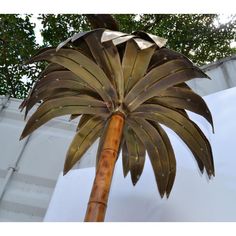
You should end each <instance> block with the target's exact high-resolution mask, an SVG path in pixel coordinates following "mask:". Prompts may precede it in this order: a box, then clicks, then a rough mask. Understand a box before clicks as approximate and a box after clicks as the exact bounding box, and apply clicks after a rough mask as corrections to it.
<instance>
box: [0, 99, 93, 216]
mask: <svg viewBox="0 0 236 236" xmlns="http://www.w3.org/2000/svg"><path fill="white" fill-rule="evenodd" d="M0 101H1V104H3V102H4V99H1V100H0ZM5 101H6V99H5ZM20 103H21V101H20V100H18V99H10V100H9V102H8V103H7V104H6V107H5V108H3V109H2V110H1V111H0V192H1V189H2V187H3V185H4V181H5V180H6V177H7V173H8V172H9V171H8V170H9V167H14V163H15V161H16V160H17V159H18V158H19V162H18V163H17V168H16V171H14V173H13V175H12V176H11V177H10V179H9V182H8V183H7V185H6V189H5V191H4V194H3V198H2V200H0V221H42V219H43V217H44V214H45V212H46V210H47V207H48V204H49V201H50V198H51V195H52V193H53V189H54V187H55V184H56V180H57V178H58V175H59V173H60V172H61V170H62V169H63V165H64V159H65V155H66V151H67V148H68V145H69V144H70V142H71V140H72V138H73V136H74V134H75V129H76V124H77V122H76V120H74V121H72V122H68V117H60V118H57V119H54V120H52V121H51V122H49V123H48V124H46V125H45V126H43V127H41V128H40V129H38V130H37V131H36V132H34V133H33V134H32V135H30V137H29V140H28V142H27V138H26V139H24V140H22V141H19V137H20V134H21V132H22V130H23V128H24V126H25V121H24V119H23V113H20V111H19V109H18V107H19V105H20ZM1 107H2V106H1ZM1 107H0V109H1ZM77 121H78V120H77ZM26 142H27V143H26ZM95 148H96V147H92V148H91V149H90V150H89V151H88V153H87V154H86V156H87V158H83V160H84V161H85V162H84V161H83V160H82V161H81V163H80V167H81V168H83V167H84V166H93V165H94V159H93V158H91V157H92V156H93V155H94V154H93V153H94V151H95V150H94V149H95Z"/></svg>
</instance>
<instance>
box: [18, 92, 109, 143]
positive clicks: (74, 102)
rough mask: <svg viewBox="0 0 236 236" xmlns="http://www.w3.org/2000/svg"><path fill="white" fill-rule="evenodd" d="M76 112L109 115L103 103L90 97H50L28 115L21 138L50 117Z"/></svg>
mask: <svg viewBox="0 0 236 236" xmlns="http://www.w3.org/2000/svg"><path fill="white" fill-rule="evenodd" d="M76 113H85V114H96V115H100V116H103V117H107V116H108V115H109V112H108V110H107V107H106V105H105V103H104V102H102V101H100V100H96V99H94V98H92V97H90V98H89V97H88V96H86V97H85V96H83V95H78V96H70V97H62V98H55V99H51V100H48V101H45V102H44V103H42V105H40V106H39V107H38V109H37V110H36V112H35V113H34V114H33V115H32V116H31V117H30V119H29V120H28V122H27V124H26V126H25V128H24V130H23V132H22V135H21V139H22V138H24V137H25V136H27V135H29V134H30V133H32V132H33V131H34V130H35V129H37V128H38V127H40V126H41V125H43V124H45V123H46V122H47V121H49V120H50V119H52V118H55V117H57V116H63V115H67V114H76Z"/></svg>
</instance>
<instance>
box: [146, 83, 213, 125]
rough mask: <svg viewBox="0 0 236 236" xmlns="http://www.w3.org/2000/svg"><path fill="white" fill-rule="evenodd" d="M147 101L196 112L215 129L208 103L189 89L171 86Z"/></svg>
mask: <svg viewBox="0 0 236 236" xmlns="http://www.w3.org/2000/svg"><path fill="white" fill-rule="evenodd" d="M147 103H153V104H154V103H156V104H162V105H168V106H170V107H174V108H180V109H186V110H189V111H192V112H195V113H197V114H199V115H201V116H203V117H204V118H205V119H206V120H208V122H209V123H210V124H211V125H212V128H213V129H214V127H213V120H212V116H211V112H210V110H209V108H208V107H207V104H206V103H205V101H204V100H203V99H202V98H201V97H200V96H199V95H197V94H196V93H194V92H193V91H191V90H189V89H185V88H178V87H170V88H168V89H166V90H164V91H162V92H161V93H160V95H159V96H157V97H154V98H151V99H150V100H148V101H147Z"/></svg>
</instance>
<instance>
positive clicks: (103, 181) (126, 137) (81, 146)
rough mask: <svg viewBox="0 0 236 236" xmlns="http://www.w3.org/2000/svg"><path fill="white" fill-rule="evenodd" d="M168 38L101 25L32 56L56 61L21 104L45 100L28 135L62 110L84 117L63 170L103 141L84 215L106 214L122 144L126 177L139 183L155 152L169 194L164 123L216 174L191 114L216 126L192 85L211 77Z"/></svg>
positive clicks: (170, 163) (170, 160) (98, 217)
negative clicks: (169, 43)
mask: <svg viewBox="0 0 236 236" xmlns="http://www.w3.org/2000/svg"><path fill="white" fill-rule="evenodd" d="M166 41H167V40H165V39H163V38H161V37H158V36H154V35H151V34H147V33H145V32H140V31H137V32H135V33H133V34H132V35H129V34H126V33H122V32H117V31H111V30H107V29H105V28H99V29H96V30H92V31H89V32H80V33H78V34H75V35H74V36H72V37H71V38H69V39H67V40H66V41H64V42H63V43H61V44H60V45H59V46H58V47H57V48H46V49H43V50H41V51H40V52H39V53H37V54H36V55H35V56H33V57H32V58H31V59H30V61H29V63H34V62H37V61H41V60H46V61H48V62H49V65H48V67H47V68H46V69H45V70H44V71H43V72H42V74H41V75H40V76H39V79H38V81H37V82H36V83H35V85H34V87H33V89H32V91H31V92H30V93H29V96H28V98H27V99H26V100H25V101H24V102H23V103H22V104H21V108H22V109H23V108H25V115H27V113H28V112H29V111H30V109H31V108H32V107H33V106H34V105H35V104H36V103H38V102H40V101H41V102H42V103H41V105H40V106H39V107H38V109H37V110H36V112H35V113H34V114H33V115H32V116H31V117H30V119H29V120H28V122H27V124H26V127H25V128H24V130H23V132H22V136H21V138H24V137H25V136H27V135H29V134H30V133H32V132H33V131H34V130H35V129H37V128H39V127H40V126H41V125H43V124H44V123H46V122H47V121H49V120H50V119H52V118H54V117H56V116H62V115H67V114H69V115H71V119H73V118H76V117H78V116H81V120H80V122H79V124H78V127H77V133H76V135H75V137H74V139H73V141H72V143H71V145H70V147H69V149H68V152H67V156H66V161H65V166H64V174H66V173H67V172H68V171H69V170H70V169H71V168H72V167H73V166H74V164H75V163H76V162H78V161H79V160H80V159H81V157H82V156H83V154H84V153H85V152H86V151H87V150H88V148H89V147H90V146H91V145H92V144H93V143H94V142H95V140H96V139H99V147H98V151H97V157H96V159H97V160H96V163H97V165H96V171H97V174H96V177H95V180H94V186H93V189H92V193H91V198H90V201H89V204H88V209H87V214H86V217H85V221H103V220H104V217H105V210H106V204H107V199H108V194H109V189H110V183H111V180H112V174H113V170H114V166H115V162H116V159H117V156H118V155H119V153H120V151H121V150H122V161H123V171H124V176H127V175H128V173H130V176H131V180H132V183H133V184H134V185H135V184H136V183H137V182H138V180H139V178H140V176H141V174H142V171H143V168H144V163H145V156H146V153H148V155H149V158H150V161H151V164H152V167H153V171H154V174H155V179H156V183H157V187H158V191H159V193H160V196H161V197H164V195H165V194H166V196H167V197H168V196H169V194H170V192H171V189H172V186H173V184H174V180H175V175H176V160H175V155H174V151H173V148H172V146H171V143H170V140H169V138H168V136H167V134H166V131H165V129H164V128H163V127H162V126H161V125H165V126H167V127H169V128H171V129H172V130H174V131H175V133H176V134H177V135H178V136H179V137H180V138H181V139H183V141H184V142H185V144H186V145H187V146H188V148H189V149H190V150H191V152H192V153H193V156H194V157H195V160H196V162H197V164H198V166H199V169H200V170H201V172H202V173H203V172H204V170H206V173H207V175H208V176H209V178H210V177H211V176H212V175H214V163H213V157H212V150H211V146H210V143H209V141H208V140H207V138H206V137H205V135H204V133H203V132H202V131H201V130H200V128H199V127H198V126H197V125H196V124H195V123H194V122H193V121H192V120H191V119H190V118H189V117H188V114H187V112H186V110H189V111H192V112H195V113H197V114H199V115H201V116H203V117H204V118H205V119H206V120H207V121H208V122H209V123H210V124H211V125H212V128H214V127H213V120H212V116H211V113H210V110H209V109H208V107H207V104H206V103H205V101H204V100H203V99H202V98H201V97H200V96H199V95H197V94H196V93H194V92H193V91H192V89H191V88H190V87H189V86H187V84H186V83H185V82H186V81H188V80H190V79H193V78H196V77H197V78H209V77H208V76H207V75H206V74H204V73H203V72H202V71H201V70H200V69H199V68H197V67H196V66H194V65H193V64H192V62H191V61H190V60H188V58H186V57H185V56H183V55H181V54H179V53H177V52H174V51H172V50H170V49H167V48H164V45H165V43H166ZM118 113H119V114H118ZM117 127H119V128H117Z"/></svg>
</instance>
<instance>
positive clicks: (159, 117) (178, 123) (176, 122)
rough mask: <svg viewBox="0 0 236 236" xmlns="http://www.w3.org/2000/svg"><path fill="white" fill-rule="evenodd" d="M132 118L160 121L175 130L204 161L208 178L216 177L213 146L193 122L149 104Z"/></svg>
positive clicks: (140, 108) (174, 112)
mask: <svg viewBox="0 0 236 236" xmlns="http://www.w3.org/2000/svg"><path fill="white" fill-rule="evenodd" d="M132 116H134V117H140V116H141V117H143V118H146V119H149V120H152V121H158V122H160V123H162V124H164V125H166V126H167V127H169V128H171V129H172V130H174V131H175V132H176V133H177V134H178V135H179V136H180V137H181V138H182V139H183V141H184V142H185V143H186V144H187V145H188V147H189V148H190V149H191V150H193V153H194V154H195V155H197V156H198V158H199V159H200V160H201V161H202V163H203V164H204V166H205V167H206V170H207V173H208V176H209V177H210V176H211V175H214V165H213V162H212V151H211V146H210V145H209V142H208V140H207V138H206V137H205V135H204V134H203V133H202V131H201V130H200V129H199V128H196V127H197V125H196V124H195V123H194V122H193V121H191V120H190V119H187V118H186V117H185V116H184V115H182V114H181V113H179V112H177V111H175V110H173V109H170V108H167V107H164V106H161V105H149V104H144V105H141V106H140V107H139V108H138V109H137V110H136V112H134V113H133V114H132Z"/></svg>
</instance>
